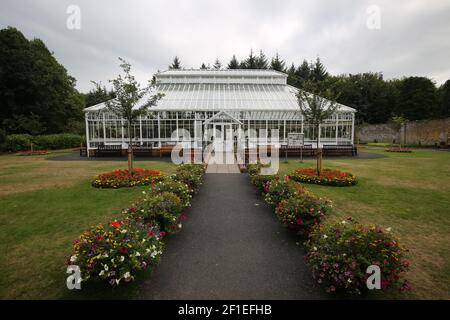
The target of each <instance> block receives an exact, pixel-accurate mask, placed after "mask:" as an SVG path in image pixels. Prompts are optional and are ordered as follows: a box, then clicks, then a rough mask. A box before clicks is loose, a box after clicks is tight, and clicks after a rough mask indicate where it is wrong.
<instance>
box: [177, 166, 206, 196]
mask: <svg viewBox="0 0 450 320" xmlns="http://www.w3.org/2000/svg"><path fill="white" fill-rule="evenodd" d="M203 173H204V167H203V165H196V164H184V165H181V166H178V167H177V169H176V170H175V174H174V175H173V176H172V179H174V180H176V181H180V182H182V183H184V184H186V185H187V186H188V188H189V192H190V193H191V194H193V193H195V192H197V191H198V189H199V188H200V186H201V184H202V180H203Z"/></svg>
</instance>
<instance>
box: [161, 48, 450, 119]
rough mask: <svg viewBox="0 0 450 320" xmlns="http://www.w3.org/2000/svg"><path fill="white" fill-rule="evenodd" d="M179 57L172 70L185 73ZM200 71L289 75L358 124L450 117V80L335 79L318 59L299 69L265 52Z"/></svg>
mask: <svg viewBox="0 0 450 320" xmlns="http://www.w3.org/2000/svg"><path fill="white" fill-rule="evenodd" d="M182 68H183V67H182V64H181V59H180V58H179V57H175V58H174V59H173V62H172V63H171V64H170V65H169V69H182ZM200 69H210V70H220V69H271V70H276V71H280V72H284V73H286V74H287V75H288V79H287V82H288V84H289V85H291V86H294V87H297V88H300V89H303V90H306V91H308V90H309V89H311V88H316V87H317V86H320V87H323V88H327V89H328V90H330V91H331V93H332V95H333V96H337V97H338V98H337V102H339V103H342V104H345V105H347V106H350V107H352V108H355V109H356V110H357V111H358V112H357V114H356V119H357V121H358V122H360V123H361V122H366V123H385V122H388V121H389V120H390V119H391V118H392V117H394V116H401V117H404V118H406V119H409V120H420V119H431V118H445V117H450V79H449V80H447V81H446V82H445V83H444V84H442V85H441V86H436V84H435V83H434V82H433V81H432V80H431V79H429V78H428V77H423V76H411V77H403V78H401V79H391V80H386V79H384V78H383V74H382V73H381V72H364V73H357V74H340V75H331V74H330V73H329V72H328V71H327V69H326V67H325V66H324V64H323V62H322V61H321V60H320V58H319V57H317V58H316V59H315V60H314V61H311V62H308V61H307V60H303V61H302V62H300V63H299V64H298V65H295V64H294V63H291V64H287V63H286V62H285V61H284V60H283V59H282V58H281V57H280V55H279V54H278V53H276V54H275V56H274V57H272V58H270V59H269V58H268V57H267V56H266V55H265V54H264V52H263V51H262V50H260V51H259V54H254V52H253V50H251V51H250V54H249V55H248V56H247V57H246V58H244V59H242V60H238V59H237V58H236V55H233V56H232V57H231V59H230V61H229V62H228V63H227V64H222V63H221V62H220V61H219V59H216V60H215V62H214V63H213V64H212V65H210V64H205V63H202V64H201V66H200Z"/></svg>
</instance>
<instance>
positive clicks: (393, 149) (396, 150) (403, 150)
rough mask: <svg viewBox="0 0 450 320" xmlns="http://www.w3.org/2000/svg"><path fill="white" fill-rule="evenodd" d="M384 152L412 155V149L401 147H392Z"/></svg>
mask: <svg viewBox="0 0 450 320" xmlns="http://www.w3.org/2000/svg"><path fill="white" fill-rule="evenodd" d="M384 151H387V152H403V153H411V152H412V149H410V148H400V147H390V148H385V149H384Z"/></svg>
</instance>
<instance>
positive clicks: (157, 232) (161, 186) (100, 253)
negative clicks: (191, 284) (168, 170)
mask: <svg viewBox="0 0 450 320" xmlns="http://www.w3.org/2000/svg"><path fill="white" fill-rule="evenodd" d="M138 170H139V171H140V172H142V171H141V170H146V172H145V173H153V174H150V175H149V176H150V177H151V178H152V179H150V181H151V182H150V183H152V182H155V183H153V184H152V188H151V189H150V190H148V191H143V197H142V198H140V199H138V201H137V202H136V203H135V204H134V205H133V206H131V207H130V208H128V209H125V210H123V211H122V215H123V218H122V219H121V220H114V221H113V222H111V223H110V224H109V225H108V226H107V227H104V226H102V225H99V226H96V227H92V228H91V229H89V230H88V231H86V232H84V233H83V234H82V235H81V236H80V237H79V239H77V240H75V242H74V246H73V253H72V255H71V256H70V258H69V259H68V265H73V266H78V267H79V269H80V272H81V278H82V279H81V281H82V282H85V281H88V280H106V281H107V282H109V283H110V284H111V285H119V284H121V283H127V282H130V281H132V280H134V279H135V277H136V274H137V272H138V271H140V270H145V269H148V268H149V266H152V265H154V264H156V263H157V262H158V260H159V257H160V256H161V254H162V252H163V248H164V245H163V242H162V240H163V238H164V237H165V236H166V235H167V234H172V233H175V232H177V231H179V230H180V229H181V227H182V222H183V221H184V220H186V219H187V215H186V214H185V213H184V212H183V209H184V208H185V207H187V206H189V205H190V200H191V198H192V195H191V194H190V193H189V188H188V186H187V184H185V183H183V182H181V181H177V180H176V179H175V178H176V177H175V176H176V175H173V176H170V177H164V178H163V177H162V175H161V173H160V172H159V171H156V170H148V169H138ZM184 170H190V171H191V173H192V176H195V179H197V178H200V180H201V176H202V175H203V173H204V169H203V166H201V168H199V167H198V166H196V167H195V168H194V167H190V168H187V167H183V168H181V169H177V172H180V171H184ZM121 171H126V170H121ZM126 173H128V172H126ZM143 175H144V173H143ZM184 177H186V176H184ZM178 178H179V177H178ZM157 180H161V181H159V182H156V181H157ZM196 181H198V180H196ZM188 182H189V183H191V182H190V180H189V181H188ZM146 184H147V183H146ZM134 185H136V184H134Z"/></svg>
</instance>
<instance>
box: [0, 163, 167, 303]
mask: <svg viewBox="0 0 450 320" xmlns="http://www.w3.org/2000/svg"><path fill="white" fill-rule="evenodd" d="M50 156H52V155H50ZM48 157H49V156H30V157H18V156H14V155H7V156H5V155H3V156H0V250H1V252H2V259H0V272H1V274H2V276H1V277H0V298H2V299H37V298H39V299H58V298H83V297H97V298H101V297H123V296H124V295H126V294H127V293H129V292H130V291H131V290H133V286H129V288H128V289H127V290H125V291H124V292H123V290H121V291H120V292H115V291H113V290H95V288H94V289H92V290H81V292H76V293H75V292H69V291H68V290H67V289H66V287H65V259H66V258H67V256H68V255H70V253H71V243H72V241H73V240H74V239H76V238H77V237H78V236H79V235H80V234H81V232H83V231H84V230H85V229H87V228H88V227H89V226H91V225H96V224H98V223H105V222H109V221H110V220H111V219H113V218H114V217H117V216H120V211H121V209H122V208H124V207H126V206H127V205H129V204H130V203H131V202H133V200H134V199H136V198H137V197H138V195H139V194H140V193H141V192H142V190H143V189H144V188H145V187H136V188H123V189H118V190H112V189H96V188H93V187H92V186H91V185H90V180H91V179H92V177H93V176H94V175H95V174H97V173H100V172H105V171H109V170H111V169H114V168H126V160H122V161H49V160H46V158H48ZM135 166H139V167H143V168H153V169H158V170H161V171H163V172H165V173H171V172H172V170H173V169H174V165H173V164H172V163H171V162H167V161H158V160H156V161H139V162H136V165H135ZM118 294H120V295H118Z"/></svg>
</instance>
